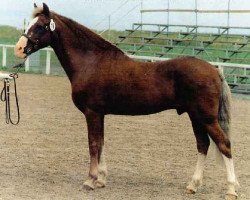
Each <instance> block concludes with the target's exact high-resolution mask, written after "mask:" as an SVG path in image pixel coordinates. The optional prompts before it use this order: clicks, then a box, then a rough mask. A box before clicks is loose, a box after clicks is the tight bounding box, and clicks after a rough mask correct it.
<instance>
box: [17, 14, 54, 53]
mask: <svg viewBox="0 0 250 200" xmlns="http://www.w3.org/2000/svg"><path fill="white" fill-rule="evenodd" d="M44 28H45V30H46V31H50V33H52V32H53V31H54V30H55V28H56V25H55V22H54V20H53V19H50V23H49V24H46V25H45V26H44ZM22 36H24V37H26V38H27V39H28V41H29V42H30V43H31V46H26V47H25V48H24V53H25V54H27V55H30V54H31V53H32V51H36V50H38V49H39V46H40V45H39V44H40V40H39V39H38V38H37V39H33V38H32V37H30V36H28V34H26V33H23V34H22Z"/></svg>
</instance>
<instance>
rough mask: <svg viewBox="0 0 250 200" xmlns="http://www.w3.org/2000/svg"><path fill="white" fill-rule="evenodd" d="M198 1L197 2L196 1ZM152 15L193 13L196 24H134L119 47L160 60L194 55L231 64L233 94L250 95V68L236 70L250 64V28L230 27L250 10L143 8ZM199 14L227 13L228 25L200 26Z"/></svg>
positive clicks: (228, 73)
mask: <svg viewBox="0 0 250 200" xmlns="http://www.w3.org/2000/svg"><path fill="white" fill-rule="evenodd" d="M196 2H197V1H196ZM152 12H167V13H171V12H175V13H183V12H189V13H194V14H195V15H196V24H194V25H185V24H183V25H177V24H170V23H169V20H168V23H166V24H157V23H145V22H143V21H141V22H140V23H133V24H132V26H131V29H127V30H126V31H125V33H124V34H123V35H120V36H119V38H118V40H117V41H116V42H115V44H116V45H117V46H118V47H119V48H121V49H123V50H124V51H125V52H127V53H128V54H130V55H136V56H148V57H159V58H176V57H179V56H194V57H197V58H201V59H203V60H207V61H210V62H222V63H229V64H230V67H227V68H226V70H225V74H226V77H227V80H228V82H229V84H230V86H231V88H232V90H233V91H236V92H237V91H240V92H243V93H250V69H249V68H248V67H246V68H244V67H243V68H240V67H234V63H237V64H245V65H246V66H247V65H248V64H249V63H250V27H240V26H238V27H237V26H230V25H229V19H230V15H231V14H232V13H237V14H241V13H249V14H250V10H229V7H228V10H198V9H194V10H192V9H191V10H190V9H189V10H188V9H169V8H168V9H160V10H159V9H150V10H144V9H141V14H146V13H152ZM199 13H215V14H216V13H224V14H227V15H228V23H227V24H228V25H227V26H208V25H199V24H197V21H198V20H197V18H198V14H199Z"/></svg>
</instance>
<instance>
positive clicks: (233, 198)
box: [225, 194, 237, 200]
mask: <svg viewBox="0 0 250 200" xmlns="http://www.w3.org/2000/svg"><path fill="white" fill-rule="evenodd" d="M236 199H237V195H234V194H226V196H225V200H236Z"/></svg>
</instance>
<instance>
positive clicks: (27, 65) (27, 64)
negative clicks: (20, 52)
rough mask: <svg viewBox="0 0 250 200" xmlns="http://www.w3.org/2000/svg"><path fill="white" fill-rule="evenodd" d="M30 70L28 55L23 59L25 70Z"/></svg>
mask: <svg viewBox="0 0 250 200" xmlns="http://www.w3.org/2000/svg"><path fill="white" fill-rule="evenodd" d="M29 70H30V58H29V57H28V58H27V60H26V61H25V71H26V72H28V71H29Z"/></svg>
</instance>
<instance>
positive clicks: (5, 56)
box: [0, 44, 250, 75]
mask: <svg viewBox="0 0 250 200" xmlns="http://www.w3.org/2000/svg"><path fill="white" fill-rule="evenodd" d="M0 48H2V62H1V65H2V67H7V59H8V53H10V52H8V51H7V49H9V48H10V49H12V50H13V49H14V45H4V44H0ZM40 51H46V62H45V66H41V67H43V68H44V67H45V74H47V75H50V74H51V53H52V52H53V49H51V48H44V49H42V50H40ZM11 54H13V51H12V52H11ZM129 57H131V58H133V59H137V60H144V61H149V62H154V61H164V60H169V58H160V57H150V56H135V55H129ZM0 59H1V58H0ZM211 64H213V65H215V66H218V68H220V69H221V70H222V71H224V69H225V68H240V69H242V70H243V71H244V73H243V74H242V75H247V70H250V65H247V64H236V63H222V62H211ZM58 65H59V64H58ZM58 67H59V66H58ZM30 70H31V69H30V58H28V59H27V60H26V62H25V71H26V72H28V71H30Z"/></svg>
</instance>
